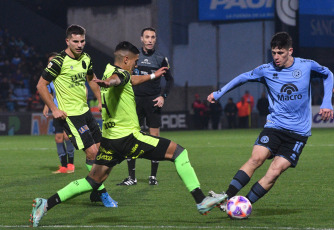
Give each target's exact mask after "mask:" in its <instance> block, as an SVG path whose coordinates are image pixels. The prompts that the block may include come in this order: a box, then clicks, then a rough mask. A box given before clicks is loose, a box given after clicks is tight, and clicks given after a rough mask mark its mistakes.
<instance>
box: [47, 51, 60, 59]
mask: <svg viewBox="0 0 334 230" xmlns="http://www.w3.org/2000/svg"><path fill="white" fill-rule="evenodd" d="M57 55H58V53H57V52H51V53H49V54H48V55H47V58H48V60H49V58H50V57H55V56H57Z"/></svg>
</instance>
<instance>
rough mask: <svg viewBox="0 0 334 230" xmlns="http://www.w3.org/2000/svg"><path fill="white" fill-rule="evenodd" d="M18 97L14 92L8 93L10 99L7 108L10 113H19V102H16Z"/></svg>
mask: <svg viewBox="0 0 334 230" xmlns="http://www.w3.org/2000/svg"><path fill="white" fill-rule="evenodd" d="M16 101H17V100H16V97H15V95H14V94H13V91H12V90H10V91H9V92H8V98H7V102H6V108H7V111H8V112H15V111H17V102H16Z"/></svg>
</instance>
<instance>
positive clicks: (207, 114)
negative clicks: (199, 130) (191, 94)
mask: <svg viewBox="0 0 334 230" xmlns="http://www.w3.org/2000/svg"><path fill="white" fill-rule="evenodd" d="M202 104H203V105H204V107H203V108H204V109H203V110H202V111H201V114H200V115H201V118H202V124H203V129H208V128H209V120H210V116H211V114H210V109H209V105H208V102H207V100H203V101H202Z"/></svg>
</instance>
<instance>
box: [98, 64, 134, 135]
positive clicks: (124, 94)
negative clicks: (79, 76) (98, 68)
mask: <svg viewBox="0 0 334 230" xmlns="http://www.w3.org/2000/svg"><path fill="white" fill-rule="evenodd" d="M113 74H117V75H118V77H119V79H120V80H121V84H119V85H118V86H113V87H110V88H104V87H101V100H102V120H103V125H102V126H103V127H102V136H103V137H105V138H108V139H118V138H121V137H125V136H128V135H129V134H131V133H134V132H139V131H140V126H139V122H138V116H137V112H136V102H135V95H134V93H133V89H132V84H131V75H130V73H129V72H128V71H126V70H123V69H121V68H118V67H116V66H113V65H111V64H108V65H107V66H106V69H105V71H104V74H103V78H102V80H106V79H107V78H109V77H110V76H111V75H113Z"/></svg>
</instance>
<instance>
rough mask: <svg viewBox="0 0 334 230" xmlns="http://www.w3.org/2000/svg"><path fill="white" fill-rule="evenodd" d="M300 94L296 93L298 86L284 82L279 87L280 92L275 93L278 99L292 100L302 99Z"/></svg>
mask: <svg viewBox="0 0 334 230" xmlns="http://www.w3.org/2000/svg"><path fill="white" fill-rule="evenodd" d="M302 97H303V96H302V95H301V94H298V88H297V86H295V85H294V84H285V85H283V86H282V88H281V94H278V95H277V98H278V100H279V101H294V100H300V99H302Z"/></svg>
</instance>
